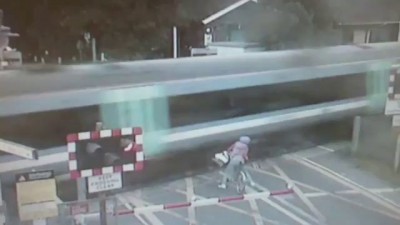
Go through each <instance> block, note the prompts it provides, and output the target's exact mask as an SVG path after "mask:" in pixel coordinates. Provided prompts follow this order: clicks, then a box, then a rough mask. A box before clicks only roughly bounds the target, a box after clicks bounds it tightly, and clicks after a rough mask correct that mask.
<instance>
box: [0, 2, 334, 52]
mask: <svg viewBox="0 0 400 225" xmlns="http://www.w3.org/2000/svg"><path fill="white" fill-rule="evenodd" d="M260 1H263V4H264V6H265V8H266V13H265V14H260V15H258V17H257V18H256V22H254V23H253V24H252V26H254V27H255V30H258V32H259V33H260V32H261V33H262V32H263V30H264V29H263V27H265V26H269V27H271V26H272V25H274V26H275V28H274V29H273V32H272V33H273V35H268V38H266V39H268V40H267V41H272V42H280V41H282V40H287V41H300V40H304V39H305V40H307V39H308V37H309V36H310V33H312V32H314V30H315V29H316V28H318V29H319V28H321V27H324V26H327V24H329V19H327V18H328V17H327V16H325V14H324V12H325V11H324V10H323V6H322V5H321V3H318V2H320V1H319V0H291V1H289V0H260ZM232 2H233V0H218V1H215V0H201V1H200V0H112V1H111V0H84V1H82V0H68V1H65V0H36V1H32V0H12V1H10V0H0V3H1V4H0V5H1V7H2V8H4V11H5V21H6V22H9V24H8V25H10V26H11V27H13V29H14V30H16V31H17V32H19V33H21V38H20V39H19V40H20V41H19V42H18V43H19V46H18V47H19V48H21V49H22V51H24V52H25V53H28V54H29V53H30V54H32V55H37V54H41V53H43V52H44V50H48V51H49V52H50V54H52V55H57V56H68V57H71V56H73V55H75V56H76V55H77V50H76V43H77V41H78V39H79V38H81V37H82V33H83V32H87V31H89V32H90V33H91V34H92V36H94V37H95V38H96V39H97V41H98V43H99V44H100V47H101V49H102V50H103V51H105V52H107V53H108V54H109V55H110V56H111V57H115V58H118V59H132V58H135V57H136V58H143V57H148V56H147V55H148V54H149V53H152V52H153V53H156V52H162V53H164V54H168V53H169V52H170V51H171V29H172V26H173V25H179V26H187V25H190V24H191V23H192V22H193V21H199V20H201V18H204V17H205V16H206V15H210V14H212V13H214V12H215V11H217V10H219V9H221V7H222V6H223V5H225V6H226V5H227V4H229V3H232ZM271 12H273V13H272V14H271ZM271 15H273V16H272V17H271ZM271 21H272V22H271ZM327 21H328V22H327ZM271 24H272V25H271ZM269 34H271V32H270V33H269Z"/></svg>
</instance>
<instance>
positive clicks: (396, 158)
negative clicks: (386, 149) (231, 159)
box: [394, 134, 400, 173]
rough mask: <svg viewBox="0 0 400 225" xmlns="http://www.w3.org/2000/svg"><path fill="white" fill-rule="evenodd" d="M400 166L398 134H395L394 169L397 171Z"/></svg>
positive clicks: (399, 139)
mask: <svg viewBox="0 0 400 225" xmlns="http://www.w3.org/2000/svg"><path fill="white" fill-rule="evenodd" d="M399 167H400V134H399V135H398V136H397V144H396V152H395V156H394V171H395V172H396V173H398V172H399Z"/></svg>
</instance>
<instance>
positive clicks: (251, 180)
mask: <svg viewBox="0 0 400 225" xmlns="http://www.w3.org/2000/svg"><path fill="white" fill-rule="evenodd" d="M242 171H243V173H244V174H245V175H246V178H247V180H248V181H249V183H250V186H254V185H255V183H254V181H253V178H252V177H251V175H250V173H249V172H248V171H247V170H246V168H244V167H243V168H242Z"/></svg>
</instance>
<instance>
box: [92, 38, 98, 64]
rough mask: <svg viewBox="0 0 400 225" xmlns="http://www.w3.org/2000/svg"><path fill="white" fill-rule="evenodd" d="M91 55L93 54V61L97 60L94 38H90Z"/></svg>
mask: <svg viewBox="0 0 400 225" xmlns="http://www.w3.org/2000/svg"><path fill="white" fill-rule="evenodd" d="M92 56H93V62H96V61H97V60H96V59H97V52H96V39H95V38H93V39H92Z"/></svg>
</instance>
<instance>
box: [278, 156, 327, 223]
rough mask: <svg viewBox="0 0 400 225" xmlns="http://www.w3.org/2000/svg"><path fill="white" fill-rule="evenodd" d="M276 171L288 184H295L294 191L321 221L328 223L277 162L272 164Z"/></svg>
mask: <svg viewBox="0 0 400 225" xmlns="http://www.w3.org/2000/svg"><path fill="white" fill-rule="evenodd" d="M272 167H273V168H274V169H275V171H276V172H277V173H278V174H279V175H280V176H281V177H282V178H283V179H284V180H285V181H286V183H287V184H291V185H292V186H293V191H294V193H296V194H297V196H299V198H300V199H301V201H303V203H304V204H305V205H306V206H307V207H308V208H309V209H310V210H311V212H312V213H314V215H315V216H317V218H318V219H319V222H320V223H326V218H325V216H324V215H322V213H321V212H320V211H319V210H318V209H317V208H316V207H315V206H314V205H313V204H312V203H311V201H310V200H309V199H308V198H307V197H306V196H305V195H304V193H303V192H302V191H301V190H300V189H299V188H298V187H297V186H296V184H294V183H293V181H292V180H291V179H290V178H289V176H288V175H287V174H286V173H285V172H283V170H282V169H281V168H279V167H278V166H277V165H276V164H275V163H273V166H272Z"/></svg>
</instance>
